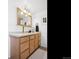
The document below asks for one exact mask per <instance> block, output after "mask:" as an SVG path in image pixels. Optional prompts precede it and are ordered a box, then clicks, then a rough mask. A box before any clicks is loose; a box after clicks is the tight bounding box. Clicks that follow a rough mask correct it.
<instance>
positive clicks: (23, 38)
mask: <svg viewBox="0 0 79 59" xmlns="http://www.w3.org/2000/svg"><path fill="white" fill-rule="evenodd" d="M28 40H29V37H22V38H21V39H20V43H23V42H25V41H28Z"/></svg>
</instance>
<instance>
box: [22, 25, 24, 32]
mask: <svg viewBox="0 0 79 59" xmlns="http://www.w3.org/2000/svg"><path fill="white" fill-rule="evenodd" d="M22 32H23V33H24V25H23V26H22Z"/></svg>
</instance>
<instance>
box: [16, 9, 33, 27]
mask: <svg viewBox="0 0 79 59" xmlns="http://www.w3.org/2000/svg"><path fill="white" fill-rule="evenodd" d="M18 12H23V15H27V17H30V18H31V19H30V23H31V24H30V25H26V26H25V25H22V24H21V22H20V21H21V20H20V17H19V16H18ZM17 25H19V26H25V27H32V15H29V14H27V13H25V12H24V11H23V10H21V9H20V8H17Z"/></svg>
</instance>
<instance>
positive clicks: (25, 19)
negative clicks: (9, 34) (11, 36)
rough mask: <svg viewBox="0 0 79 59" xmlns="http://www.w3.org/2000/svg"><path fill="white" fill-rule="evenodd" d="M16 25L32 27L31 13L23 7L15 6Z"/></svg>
mask: <svg viewBox="0 0 79 59" xmlns="http://www.w3.org/2000/svg"><path fill="white" fill-rule="evenodd" d="M17 25H20V26H26V27H32V15H31V13H30V12H27V11H26V10H25V9H21V8H17Z"/></svg>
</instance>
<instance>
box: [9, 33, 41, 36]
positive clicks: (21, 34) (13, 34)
mask: <svg viewBox="0 0 79 59" xmlns="http://www.w3.org/2000/svg"><path fill="white" fill-rule="evenodd" d="M39 33H40V32H31V33H20V32H18V33H17V32H10V33H9V35H10V36H14V37H23V36H28V35H32V34H39Z"/></svg>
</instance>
